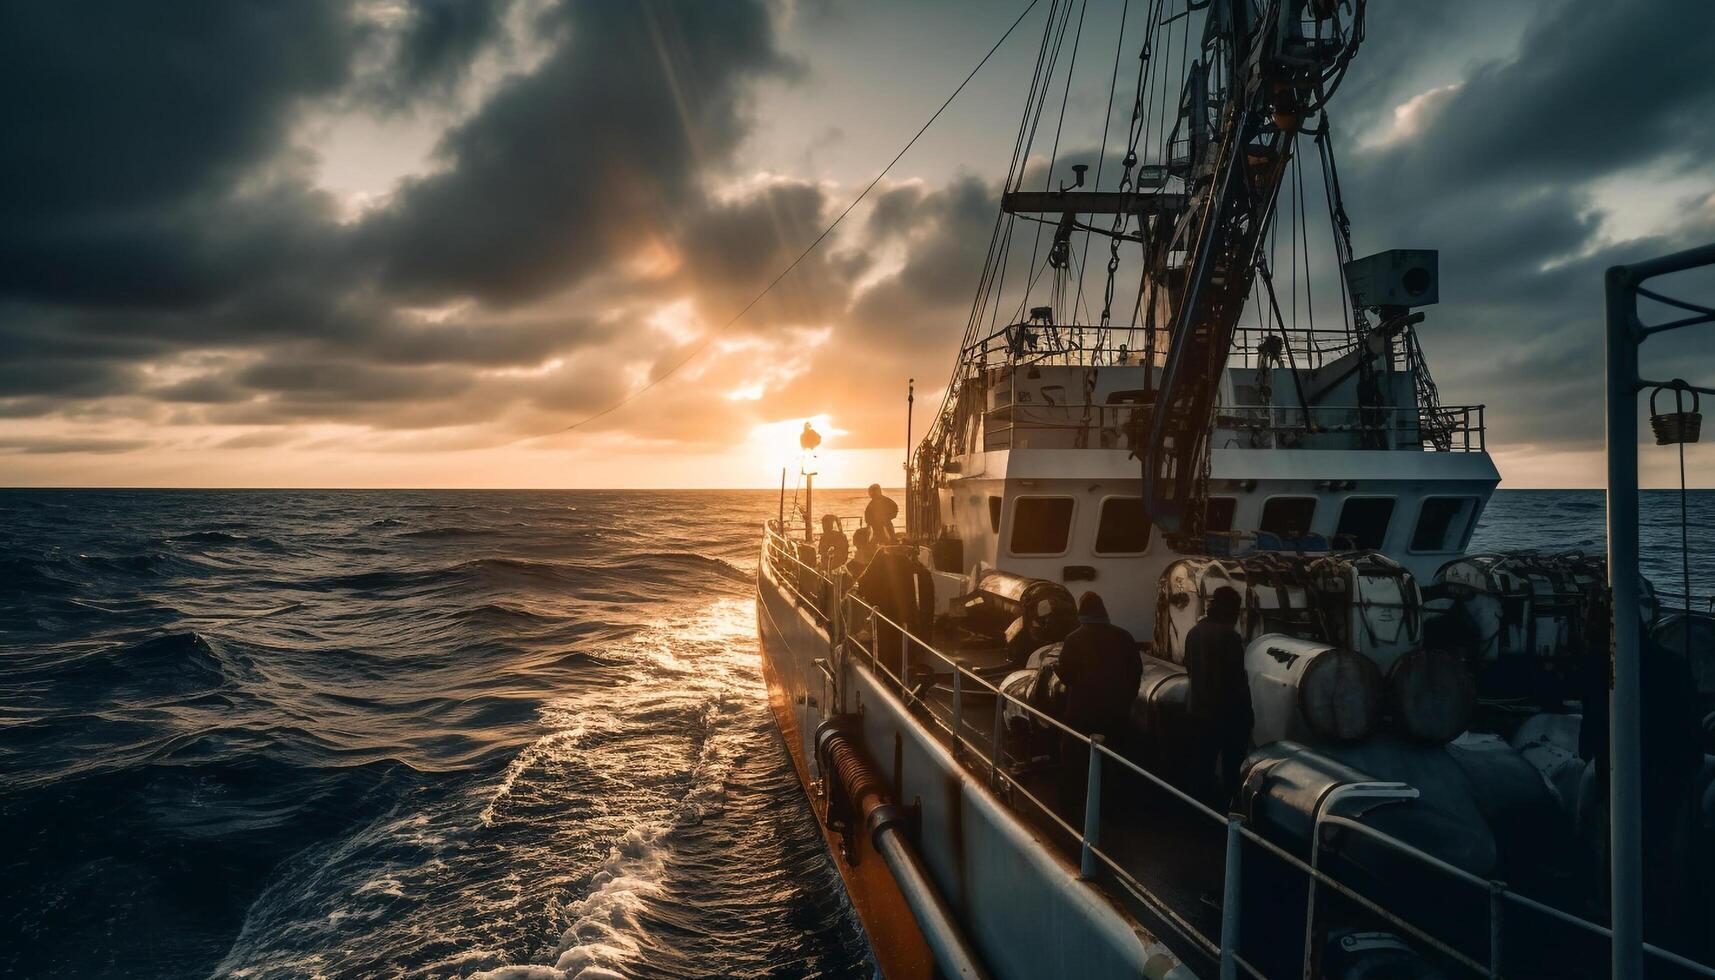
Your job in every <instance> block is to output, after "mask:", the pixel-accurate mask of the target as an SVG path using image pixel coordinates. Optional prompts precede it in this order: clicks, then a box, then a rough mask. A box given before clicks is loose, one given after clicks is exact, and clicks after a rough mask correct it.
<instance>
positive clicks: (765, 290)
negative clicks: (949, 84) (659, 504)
mask: <svg viewBox="0 0 1715 980" xmlns="http://www.w3.org/2000/svg"><path fill="white" fill-rule="evenodd" d="M1039 2H1040V0H1030V2H1029V3H1027V4H1026V5H1025V7H1024V9H1023V10H1021V11H1019V14H1018V16H1017V17H1016V18H1014V19H1013V22H1012V24H1011V25H1010V26H1008V27H1007V29H1006V31H1005V33H1003V34H1001V36H1000V40H998V41H996V42H994V46H993V47H991V48H989V49H988V53H987V54H984V55H983V56H982V60H980V61H978V62H977V65H976V67H975V68H972V69H971V71H970V74H968V75H966V76H965V80H964V81H962V82H960V83H959V85H958V87H957V88H955V89H953V94H951V95H949V96H947V99H946V101H945V102H942V103H941V107H940V108H938V109H936V110H935V112H934V113H933V114H932V115H930V117H929V119H928V121H927V122H925V123H924V124H923V126H922V127H921V128H920V129H918V130H917V132H916V134H915V135H913V136H912V137H911V139H909V140H907V141H906V143H905V145H904V146H903V147H901V148H900V150H899V152H898V153H895V154H894V155H893V159H892V160H889V161H888V163H887V166H885V167H883V168H881V172H880V173H878V174H876V175H875V179H874V180H871V181H870V182H869V184H868V186H866V187H864V189H863V190H862V191H861V192H860V193H859V194H858V196H857V197H854V198H852V202H851V203H850V204H848V205H846V209H845V210H844V211H841V212H840V213H839V215H838V216H837V217H836V218H834V220H833V221H831V222H829V223H828V226H827V227H826V228H824V229H822V233H821V234H820V235H817V236H816V239H815V240H814V241H812V242H811V243H810V244H809V245H807V246H805V247H804V250H803V251H802V252H799V253H798V257H797V258H795V259H793V260H792V261H791V262H790V263H789V264H788V265H787V266H786V268H784V269H782V270H780V274H779V275H777V276H775V277H774V279H773V280H772V281H770V282H769V283H768V285H766V286H764V287H762V291H761V292H759V293H757V294H756V295H755V296H754V297H752V298H751V300H750V302H748V303H746V304H744V308H743V309H741V310H739V311H738V312H737V313H734V314H733V315H732V318H731V319H730V320H728V321H726V322H725V323H723V324H721V325H720V326H719V327H717V328H716V329H714V330H711V331H709V332H708V333H707V334H705V335H704V336H703V338H702V339H701V340H699V341H698V342H697V343H696V344H695V345H694V346H693V347H692V348H691V351H690V353H688V354H686V355H685V356H684V357H682V358H680V359H679V360H678V361H676V362H674V364H673V365H672V366H671V367H669V368H668V369H667V370H665V371H663V372H661V374H659V375H658V376H656V377H654V378H651V379H650V380H649V381H648V383H646V384H644V385H643V387H641V388H638V389H637V390H636V391H634V392H632V393H631V394H629V395H626V396H625V397H624V398H621V399H620V400H619V401H617V402H614V403H613V404H612V405H609V406H608V407H606V408H604V409H602V410H601V411H599V412H596V413H595V414H594V415H590V416H588V417H586V418H583V419H580V420H578V421H576V422H573V423H572V424H571V425H568V426H566V427H565V428H563V429H561V430H559V432H556V433H544V435H558V434H560V433H565V432H570V431H572V430H573V429H578V428H582V427H583V426H586V425H588V424H590V423H591V422H594V421H595V420H597V419H599V418H602V417H603V416H606V415H610V414H612V413H614V412H617V411H619V410H620V409H621V408H624V407H625V406H626V405H629V404H631V403H632V402H634V401H636V400H637V399H638V398H640V397H642V395H643V394H644V392H647V391H648V390H650V389H651V388H653V387H655V386H656V385H658V384H660V383H661V382H663V381H665V380H667V379H668V378H670V377H672V376H673V375H674V374H676V373H678V371H679V369H680V368H683V367H684V366H685V365H686V364H689V363H690V362H691V361H692V360H694V359H695V358H696V357H697V355H699V354H701V353H702V352H703V351H705V350H707V349H708V346H709V345H710V344H712V343H714V341H715V338H716V337H719V336H720V335H721V334H723V333H725V332H726V331H727V330H728V329H730V328H731V327H732V326H733V325H734V324H736V323H737V322H738V321H739V320H741V319H743V318H744V315H745V314H747V313H749V312H750V311H751V309H752V308H754V307H755V306H756V304H757V303H760V302H762V298H763V297H765V296H767V295H768V294H769V293H770V292H772V291H773V290H774V287H775V286H778V285H780V282H781V280H783V279H785V278H786V277H787V276H788V275H791V273H792V270H794V269H796V268H798V266H799V265H800V264H802V263H803V261H804V260H805V259H807V258H809V257H810V253H811V252H814V251H815V250H816V247H817V246H818V245H821V244H822V242H823V241H824V240H825V239H826V238H827V237H828V236H829V235H831V234H833V231H834V229H835V228H837V227H839V225H840V222H842V221H844V220H845V219H846V216H847V215H849V214H851V213H852V210H853V209H854V208H856V207H857V206H858V204H860V203H862V201H863V199H864V198H866V197H868V196H869V192H870V191H873V190H875V186H876V185H877V184H879V183H881V181H882V178H884V177H886V176H887V175H888V173H889V172H890V171H892V170H893V168H894V166H895V165H896V164H898V163H899V161H900V160H901V159H902V158H903V157H904V156H905V154H906V153H907V152H909V151H910V150H911V148H912V147H913V146H915V145H916V144H917V141H918V140H919V139H921V138H922V136H923V134H924V133H926V132H928V131H929V127H930V126H933V125H934V124H935V120H937V119H939V118H941V113H943V112H945V111H947V107H948V106H950V105H952V104H953V100H954V99H956V98H958V97H959V93H960V92H963V91H964V90H965V86H967V85H969V84H970V83H971V79H973V78H975V77H977V72H979V71H982V69H983V66H984V65H986V64H988V62H989V59H990V58H992V57H994V53H995V52H996V51H999V50H1000V47H1001V45H1003V44H1005V43H1006V40H1007V38H1009V37H1011V36H1012V32H1013V31H1014V30H1016V29H1017V28H1018V25H1019V24H1021V23H1023V22H1024V18H1025V17H1026V16H1027V15H1028V14H1029V13H1030V11H1031V10H1033V9H1035V7H1036V5H1037V3H1039Z"/></svg>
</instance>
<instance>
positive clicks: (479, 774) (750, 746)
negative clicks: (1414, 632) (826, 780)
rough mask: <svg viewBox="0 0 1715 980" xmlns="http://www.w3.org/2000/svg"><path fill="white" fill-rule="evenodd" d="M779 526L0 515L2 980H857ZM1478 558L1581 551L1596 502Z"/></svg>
mask: <svg viewBox="0 0 1715 980" xmlns="http://www.w3.org/2000/svg"><path fill="white" fill-rule="evenodd" d="M817 500H818V507H817V510H818V512H820V511H821V510H823V509H824V508H826V507H830V506H831V507H832V508H833V509H835V510H836V511H839V512H841V513H846V514H856V513H857V512H858V511H859V509H860V506H861V504H860V498H859V497H857V496H855V495H852V494H833V495H820V494H819V495H818V498H817ZM776 506H777V501H776V496H775V494H773V493H770V492H650V493H637V492H589V491H579V492H570V491H568V492H557V493H542V492H483V493H477V492H469V493H467V492H451V491H448V492H430V491H424V492H395V491H315V492H310V491H302V492H300V491H273V492H252V491H93V490H92V491H5V492H0V975H6V976H19V977H38V976H61V977H73V976H75V977H109V976H111V977H120V976H123V977H139V978H152V977H202V976H222V977H224V976H236V977H306V976H326V977H470V976H484V977H510V978H554V980H558V978H563V977H584V978H586V980H591V978H606V977H668V976H672V977H677V976H733V977H805V976H826V977H845V976H864V975H867V974H868V972H869V970H870V969H871V967H870V966H869V963H868V959H867V953H866V948H865V944H864V941H863V938H862V935H861V933H860V931H859V928H858V926H857V923H856V921H855V919H854V917H853V915H852V914H851V912H850V909H849V907H848V906H847V904H846V902H845V899H844V896H843V893H842V892H841V889H840V886H839V882H838V876H837V875H836V873H835V872H834V870H833V869H832V867H831V865H830V864H829V863H828V861H827V859H826V857H825V856H824V854H823V851H822V848H821V843H820V839H819V837H818V836H817V832H816V828H815V825H814V818H813V817H812V816H811V814H810V812H809V810H808V808H807V807H806V805H805V804H804V802H803V800H802V798H801V797H800V795H799V793H798V791H797V789H796V783H795V781H794V779H793V777H792V774H791V771H790V765H789V763H788V761H787V758H786V756H785V753H784V751H783V750H782V749H781V748H780V746H779V743H778V740H777V738H776V736H775V734H774V732H773V729H772V727H771V724H770V722H769V718H768V712H767V708H766V706H765V703H764V698H763V690H762V686H761V682H760V678H759V675H758V665H757V659H756V651H755V621H754V612H753V607H752V604H751V576H752V574H753V569H754V563H755V550H756V545H757V540H756V535H757V526H758V523H759V522H760V521H761V520H762V519H763V518H764V517H767V516H771V515H772V514H773V513H774V512H775V508H776ZM1677 508H1678V501H1677V497H1676V496H1674V495H1670V494H1654V493H1652V494H1649V495H1646V500H1645V517H1646V527H1645V546H1646V552H1647V553H1648V564H1647V568H1646V570H1647V572H1648V573H1649V574H1650V575H1651V576H1652V577H1653V578H1654V579H1655V580H1656V581H1657V583H1658V584H1659V585H1662V586H1663V587H1664V588H1670V589H1672V583H1675V582H1677V578H1678V557H1677V544H1678V524H1677V520H1678V509H1677ZM1692 520H1693V522H1694V525H1695V526H1694V528H1693V548H1694V549H1697V550H1699V552H1700V558H1699V561H1700V564H1699V566H1698V567H1697V569H1696V573H1695V574H1696V576H1697V582H1696V583H1695V584H1694V591H1697V592H1701V593H1707V592H1708V591H1710V589H1711V587H1712V586H1715V564H1712V557H1715V540H1711V538H1710V534H1711V529H1715V493H1710V492H1704V493H1699V494H1696V495H1695V496H1694V497H1693V500H1692ZM1473 547H1474V548H1482V549H1496V548H1513V547H1538V548H1556V549H1573V548H1582V549H1585V550H1589V551H1599V550H1600V549H1601V547H1602V500H1601V495H1600V493H1595V492H1583V491H1572V492H1526V491H1515V492H1502V493H1500V494H1498V495H1497V496H1496V498H1495V499H1494V501H1493V502H1492V503H1491V505H1490V507H1489V509H1488V511H1487V512H1486V515H1485V518H1484V521H1483V523H1482V525H1481V527H1480V528H1479V530H1478V532H1477V534H1476V537H1475V540H1474V541H1473Z"/></svg>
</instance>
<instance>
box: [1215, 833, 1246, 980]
mask: <svg viewBox="0 0 1715 980" xmlns="http://www.w3.org/2000/svg"><path fill="white" fill-rule="evenodd" d="M1242 827H1243V824H1241V823H1240V821H1239V817H1238V815H1237V814H1228V815H1227V867H1226V881H1225V882H1224V883H1223V884H1222V886H1221V980H1238V975H1239V919H1240V916H1239V906H1240V903H1241V902H1242V901H1243V896H1242V895H1241V894H1240V888H1239V883H1240V881H1241V880H1242V878H1241V872H1242V871H1243V870H1244V869H1243V868H1242V867H1241V866H1240V863H1239V862H1240V861H1241V860H1242V855H1243V854H1244V842H1245V838H1244V834H1243V833H1241V832H1240V831H1241V828H1242Z"/></svg>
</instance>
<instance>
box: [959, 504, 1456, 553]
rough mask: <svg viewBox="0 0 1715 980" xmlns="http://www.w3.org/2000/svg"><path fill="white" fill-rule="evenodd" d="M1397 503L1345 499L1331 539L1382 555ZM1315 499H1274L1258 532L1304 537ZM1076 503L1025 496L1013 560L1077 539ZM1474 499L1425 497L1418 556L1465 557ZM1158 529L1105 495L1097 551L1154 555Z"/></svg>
mask: <svg viewBox="0 0 1715 980" xmlns="http://www.w3.org/2000/svg"><path fill="white" fill-rule="evenodd" d="M1394 503H1395V500H1394V498H1393V497H1347V498H1346V500H1345V503H1344V504H1343V505H1342V506H1341V508H1340V521H1339V524H1338V525H1337V526H1336V528H1335V531H1334V534H1335V536H1336V537H1342V538H1347V539H1349V540H1350V541H1351V542H1352V544H1353V545H1354V546H1355V547H1357V548H1360V549H1364V550H1378V549H1380V548H1382V547H1383V546H1384V545H1385V544H1386V543H1387V532H1388V526H1389V525H1390V524H1391V523H1392V521H1393V512H1394ZM1316 504H1317V498H1315V497H1270V498H1268V499H1267V500H1266V501H1264V502H1263V505H1262V520H1261V521H1259V522H1258V525H1257V529H1258V530H1259V531H1263V532H1266V533H1268V534H1273V535H1277V536H1279V537H1281V538H1288V539H1291V538H1302V537H1304V536H1305V535H1306V534H1308V533H1309V529H1310V527H1311V525H1312V523H1313V522H1314V520H1315V518H1316ZM1074 506H1075V505H1074V502H1073V500H1072V498H1071V497H1020V498H1018V502H1017V503H1016V504H1015V505H1014V506H1013V513H1012V542H1011V546H1010V550H1011V551H1012V553H1013V554H1015V555H1059V554H1064V553H1065V551H1066V547H1067V543H1068V542H1069V540H1070V539H1071V536H1072V514H1073V510H1074ZM1237 508H1238V498H1236V497H1210V498H1209V503H1208V510H1207V511H1206V512H1205V513H1206V518H1205V522H1204V527H1205V528H1206V529H1207V530H1210V531H1231V530H1232V529H1233V514H1234V512H1235V511H1236V510H1237ZM1476 509H1477V498H1475V497H1425V498H1423V503H1422V506H1421V507H1420V508H1419V509H1418V514H1417V527H1416V528H1414V529H1413V531H1412V534H1411V550H1412V551H1414V552H1427V553H1434V552H1451V551H1460V550H1463V548H1464V547H1465V542H1466V540H1467V539H1468V538H1469V537H1470V533H1471V529H1472V524H1473V523H1474V522H1473V520H1472V518H1473V517H1474V516H1475V514H1476ZM1000 517H1001V498H1000V497H990V498H989V527H990V529H991V530H993V531H994V532H995V533H996V534H999V533H1000ZM1152 530H1153V527H1152V526H1151V524H1150V523H1149V519H1148V517H1147V516H1146V515H1145V514H1144V511H1143V498H1141V497H1104V498H1102V502H1101V510H1100V513H1099V516H1098V518H1097V521H1096V541H1095V548H1094V552H1095V554H1098V555H1136V554H1142V553H1143V552H1145V551H1147V550H1149V536H1150V533H1151V531H1152Z"/></svg>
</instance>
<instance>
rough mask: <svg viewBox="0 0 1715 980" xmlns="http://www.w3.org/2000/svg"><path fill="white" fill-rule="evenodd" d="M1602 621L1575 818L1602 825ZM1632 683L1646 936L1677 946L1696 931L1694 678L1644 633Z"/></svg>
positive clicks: (1607, 660) (1697, 732)
mask: <svg viewBox="0 0 1715 980" xmlns="http://www.w3.org/2000/svg"><path fill="white" fill-rule="evenodd" d="M1597 615H1601V614H1600V613H1598V614H1597ZM1601 618H1602V619H1603V620H1604V621H1603V622H1602V623H1601V628H1600V630H1599V632H1597V634H1596V635H1595V636H1593V637H1592V639H1593V640H1595V641H1597V642H1593V643H1592V646H1594V647H1595V649H1596V651H1597V652H1595V653H1594V655H1592V656H1591V657H1590V658H1589V659H1590V664H1589V667H1590V669H1589V670H1588V672H1587V674H1586V686H1585V691H1584V718H1583V720H1582V722H1580V724H1579V728H1578V755H1579V756H1580V757H1582V758H1584V759H1589V760H1591V761H1593V762H1594V763H1595V766H1594V769H1595V771H1594V772H1593V773H1591V776H1593V777H1594V778H1587V779H1586V780H1585V783H1584V785H1583V786H1582V787H1581V792H1580V796H1581V797H1583V798H1582V799H1580V801H1579V805H1580V810H1581V811H1582V814H1581V819H1582V820H1586V821H1591V820H1602V823H1603V824H1604V825H1605V824H1606V822H1607V821H1606V820H1604V819H1603V818H1605V817H1606V818H1611V815H1609V814H1607V804H1608V767H1609V765H1610V759H1609V754H1608V753H1609V746H1608V739H1609V736H1610V731H1609V725H1610V715H1609V710H1608V709H1609V701H1608V697H1609V678H1610V672H1611V670H1612V660H1611V653H1610V649H1609V647H1608V639H1609V638H1608V635H1607V629H1606V627H1607V622H1606V620H1607V619H1608V617H1607V616H1602V617H1601ZM1597 643H1599V644H1600V645H1597ZM1638 686H1639V688H1640V691H1639V702H1640V703H1639V708H1640V709H1641V717H1640V718H1639V722H1640V724H1639V729H1640V731H1639V733H1638V734H1639V737H1640V743H1641V744H1640V745H1639V746H1638V749H1639V754H1640V756H1641V758H1642V763H1643V764H1642V766H1641V767H1640V769H1641V772H1640V775H1641V777H1642V780H1641V781H1642V783H1643V786H1642V787H1641V789H1642V793H1641V794H1640V795H1641V797H1642V799H1641V800H1640V802H1641V803H1642V809H1643V850H1644V853H1643V858H1644V873H1645V875H1646V876H1647V879H1648V880H1649V881H1650V882H1651V886H1650V887H1649V888H1647V889H1645V890H1644V930H1645V935H1644V938H1645V939H1647V940H1648V941H1650V942H1653V943H1659V944H1663V945H1666V946H1669V947H1671V948H1676V949H1678V948H1683V947H1684V946H1685V943H1686V942H1687V941H1688V939H1689V938H1690V937H1692V936H1694V935H1696V933H1697V928H1698V927H1697V926H1694V925H1692V924H1691V922H1690V919H1691V918H1693V917H1694V916H1695V911H1694V909H1695V907H1696V903H1695V902H1694V901H1692V900H1691V899H1690V893H1691V889H1692V887H1693V885H1692V882H1691V881H1690V880H1689V878H1688V875H1689V874H1691V868H1692V866H1693V863H1692V862H1691V861H1690V860H1688V859H1687V858H1688V855H1689V854H1690V853H1691V851H1692V848H1691V847H1690V846H1689V841H1688V840H1687V835H1686V830H1687V829H1688V828H1687V827H1686V823H1687V819H1686V818H1687V809H1688V807H1687V806H1686V802H1687V799H1686V798H1687V795H1688V793H1689V791H1690V790H1691V789H1692V788H1693V786H1694V785H1695V783H1696V780H1697V776H1698V773H1699V772H1700V771H1701V770H1702V767H1703V721H1702V718H1701V717H1700V715H1701V709H1700V706H1699V704H1698V695H1697V680H1696V678H1695V677H1694V676H1693V674H1692V672H1691V664H1690V663H1688V662H1687V661H1686V659H1685V657H1683V656H1682V655H1680V653H1679V651H1677V650H1672V649H1669V648H1668V647H1665V646H1662V645H1661V644H1660V643H1657V642H1656V641H1654V640H1652V639H1650V637H1649V633H1648V631H1647V630H1646V631H1644V632H1643V635H1642V636H1641V637H1640V638H1639V643H1638ZM1603 843H1604V845H1605V843H1606V842H1605V841H1604V842H1603ZM1604 854H1606V849H1605V847H1604ZM1605 863H1606V862H1605V861H1604V867H1603V868H1602V871H1603V873H1604V874H1605V873H1606V870H1607V869H1606V867H1605Z"/></svg>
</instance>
